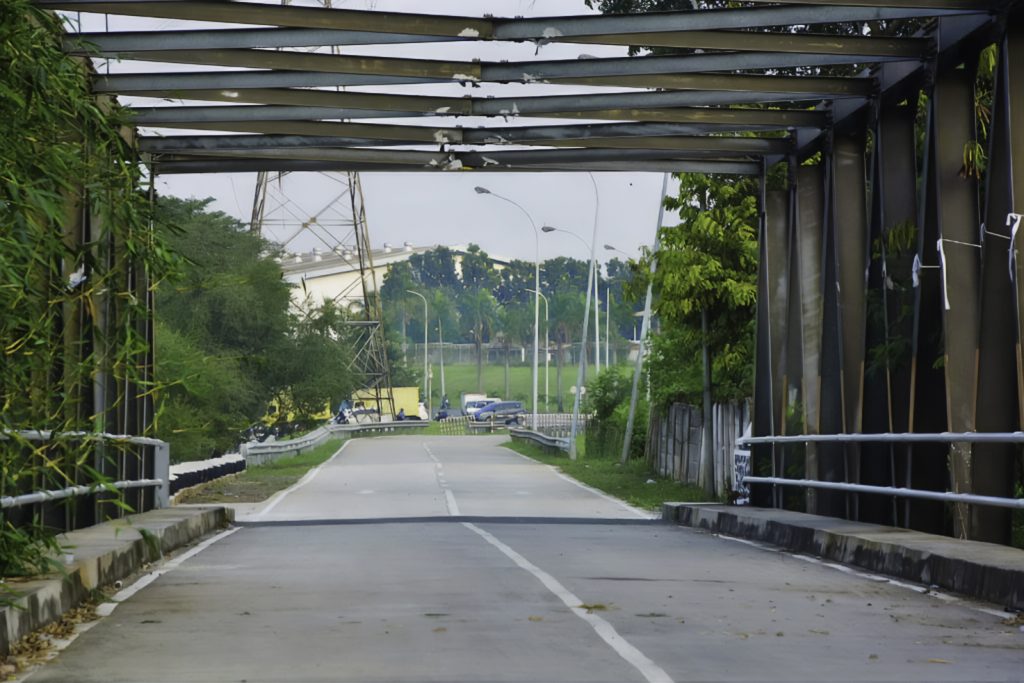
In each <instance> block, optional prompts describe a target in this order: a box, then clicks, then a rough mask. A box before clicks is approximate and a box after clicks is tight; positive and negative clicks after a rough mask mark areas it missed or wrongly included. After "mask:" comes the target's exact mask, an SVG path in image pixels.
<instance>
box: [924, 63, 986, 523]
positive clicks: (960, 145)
mask: <svg viewBox="0 0 1024 683" xmlns="http://www.w3.org/2000/svg"><path fill="white" fill-rule="evenodd" d="M974 71H975V69H974V67H973V64H968V66H967V68H960V69H954V70H952V71H949V72H948V73H944V74H941V75H940V76H939V77H938V78H937V79H936V83H935V90H934V93H933V97H932V107H933V111H934V117H933V119H932V122H933V124H932V125H933V127H934V128H933V134H934V135H933V138H932V139H933V151H934V157H933V160H934V161H933V163H934V168H935V190H936V194H935V201H934V202H933V203H931V204H930V208H933V209H934V210H935V211H936V212H937V213H936V220H937V222H938V228H939V240H940V241H939V243H938V249H939V259H940V264H939V265H941V266H942V268H941V271H940V272H941V275H942V287H943V291H942V296H943V309H944V311H945V313H944V315H943V322H944V332H945V370H946V411H947V419H948V421H949V425H948V428H949V429H950V430H952V431H954V432H970V431H974V429H975V415H976V413H975V407H976V406H975V398H976V392H977V378H978V375H977V367H978V366H977V363H978V323H979V315H978V299H979V295H980V291H981V290H980V279H979V269H980V261H981V259H980V257H981V245H980V244H979V230H978V228H979V220H978V186H977V181H976V180H975V177H974V175H973V174H972V172H971V169H965V168H964V145H965V144H966V143H968V142H970V141H973V140H974V139H975V137H976V131H975V122H974V77H975V76H974ZM950 474H951V477H952V479H951V481H952V485H953V492H954V493H974V485H973V483H972V479H971V446H970V445H969V444H954V445H953V446H952V447H951V448H950ZM968 515H969V511H968V506H966V505H964V504H958V505H956V506H955V514H954V518H953V523H954V524H953V527H954V533H955V534H956V536H958V537H960V538H967V537H970V536H971V535H972V533H971V529H970V520H969V516H968Z"/></svg>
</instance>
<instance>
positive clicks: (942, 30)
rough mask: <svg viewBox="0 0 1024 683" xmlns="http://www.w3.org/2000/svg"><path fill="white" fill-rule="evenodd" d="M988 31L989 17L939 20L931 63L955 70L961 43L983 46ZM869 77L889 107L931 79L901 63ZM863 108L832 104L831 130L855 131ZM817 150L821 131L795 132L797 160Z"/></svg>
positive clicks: (889, 64)
mask: <svg viewBox="0 0 1024 683" xmlns="http://www.w3.org/2000/svg"><path fill="white" fill-rule="evenodd" d="M992 30H993V23H992V17H989V16H983V15H975V14H970V15H962V16H945V17H940V18H939V20H938V28H937V29H935V30H934V31H933V32H934V33H935V34H936V35H937V36H938V44H937V46H936V49H937V55H936V56H935V57H934V58H933V62H934V63H936V64H937V66H938V68H940V69H947V68H954V67H956V66H957V65H958V64H960V63H962V61H963V59H964V44H965V42H978V43H979V44H987V43H988V42H990V41H991V39H992V36H991V32H992ZM979 47H980V45H979ZM873 75H874V78H875V79H876V81H877V83H878V91H879V97H881V98H882V99H884V100H886V101H888V102H890V103H893V102H898V101H901V100H904V99H907V98H915V99H916V97H917V92H918V90H919V89H920V88H921V87H922V86H923V85H924V84H925V81H926V80H928V79H930V78H931V75H930V74H926V71H925V70H922V69H920V68H918V66H917V65H914V64H912V63H910V62H905V61H889V62H884V63H882V64H880V65H878V67H877V69H876V70H875V71H874V74H873ZM865 107H866V104H865V103H864V102H848V101H846V100H840V101H837V102H835V103H834V105H832V107H831V109H832V116H833V121H834V127H835V129H836V130H837V131H844V132H850V131H852V130H855V129H857V128H859V127H860V123H861V120H862V117H863V115H864V113H865ZM820 146H821V131H815V130H803V131H800V132H799V134H798V136H797V149H798V150H799V154H800V157H801V158H805V157H807V156H809V155H812V154H814V153H815V152H817V151H818V149H819V148H820Z"/></svg>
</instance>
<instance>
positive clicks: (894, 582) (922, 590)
mask: <svg viewBox="0 0 1024 683" xmlns="http://www.w3.org/2000/svg"><path fill="white" fill-rule="evenodd" d="M713 535H714V536H716V537H718V538H720V539H722V540H723V541H732V542H734V543H742V544H743V545H749V546H751V547H753V548H757V549H758V550H764V551H765V552H769V553H777V554H779V555H786V556H788V557H792V558H793V559H796V560H801V561H803V562H807V563H808V564H816V565H818V566H821V567H828V568H829V569H834V570H836V571H839V572H842V573H844V574H849V575H851V576H856V577H858V578H861V579H867V580H868V581H874V582H875V583H887V584H889V585H890V586H894V587H896V588H902V589H904V590H908V591H911V592H913V593H917V594H918V595H927V596H928V597H930V598H935V599H936V600H941V601H942V602H946V603H959V604H961V605H962V606H964V607H967V608H969V609H972V610H974V611H976V612H982V613H984V614H988V615H989V616H993V617H999V618H1000V619H1005V618H1007V616H1012V615H1011V614H1010V613H1009V612H1006V611H1004V610H1000V609H995V608H992V607H985V606H984V605H980V604H977V603H974V602H971V601H969V600H964V599H963V598H958V597H956V596H955V595H950V594H948V593H941V592H939V591H937V590H934V589H930V588H927V587H925V586H923V585H919V584H915V583H907V582H905V581H900V580H898V579H893V578H890V577H888V576H882V575H881V574H872V573H870V572H862V571H860V570H859V569H854V568H853V567H847V566H846V565H845V564H838V563H836V562H829V561H828V560H823V559H821V558H820V557H814V556H812V555H801V554H799V553H791V552H789V551H787V550H782V549H781V548H776V547H775V546H771V545H767V544H765V543H759V542H757V541H751V540H748V539H746V538H736V537H735V536H725V535H723V534H713Z"/></svg>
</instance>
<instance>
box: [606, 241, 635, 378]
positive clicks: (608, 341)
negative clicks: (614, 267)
mask: <svg viewBox="0 0 1024 683" xmlns="http://www.w3.org/2000/svg"><path fill="white" fill-rule="evenodd" d="M604 249H605V251H617V252H618V253H620V254H622V255H623V256H625V257H626V258H627V259H631V258H633V257H632V256H630V255H629V254H627V253H626V252H624V251H622V250H621V249H619V248H618V247H614V246H612V245H611V244H606V245H604ZM605 307H606V308H605V313H604V365H605V367H608V358H609V353H610V350H611V345H612V323H611V319H612V291H611V287H610V286H609V287H608V288H607V289H606V290H605Z"/></svg>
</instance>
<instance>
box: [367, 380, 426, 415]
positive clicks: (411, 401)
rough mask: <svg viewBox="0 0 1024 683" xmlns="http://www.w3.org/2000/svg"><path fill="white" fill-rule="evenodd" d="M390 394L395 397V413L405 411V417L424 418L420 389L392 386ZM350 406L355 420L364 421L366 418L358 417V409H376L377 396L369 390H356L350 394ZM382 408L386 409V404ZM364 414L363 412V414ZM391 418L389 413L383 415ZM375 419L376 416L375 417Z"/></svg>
mask: <svg viewBox="0 0 1024 683" xmlns="http://www.w3.org/2000/svg"><path fill="white" fill-rule="evenodd" d="M391 392H392V395H393V396H394V397H395V415H397V414H398V413H399V412H400V411H405V415H406V416H407V417H419V418H420V419H426V417H427V415H426V413H425V412H420V389H419V387H392V389H391ZM352 406H353V412H354V417H355V418H356V422H364V421H367V420H364V419H360V417H361V416H360V413H359V412H358V411H359V410H361V409H362V410H370V409H373V410H376V409H377V397H376V396H375V395H374V393H373V392H371V391H357V392H356V393H354V394H352ZM383 408H384V410H385V411H386V410H387V406H386V405H385V406H383ZM363 415H365V413H364V414H363ZM390 418H392V416H390V415H384V419H385V420H388V419H390ZM375 419H376V418H375Z"/></svg>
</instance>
